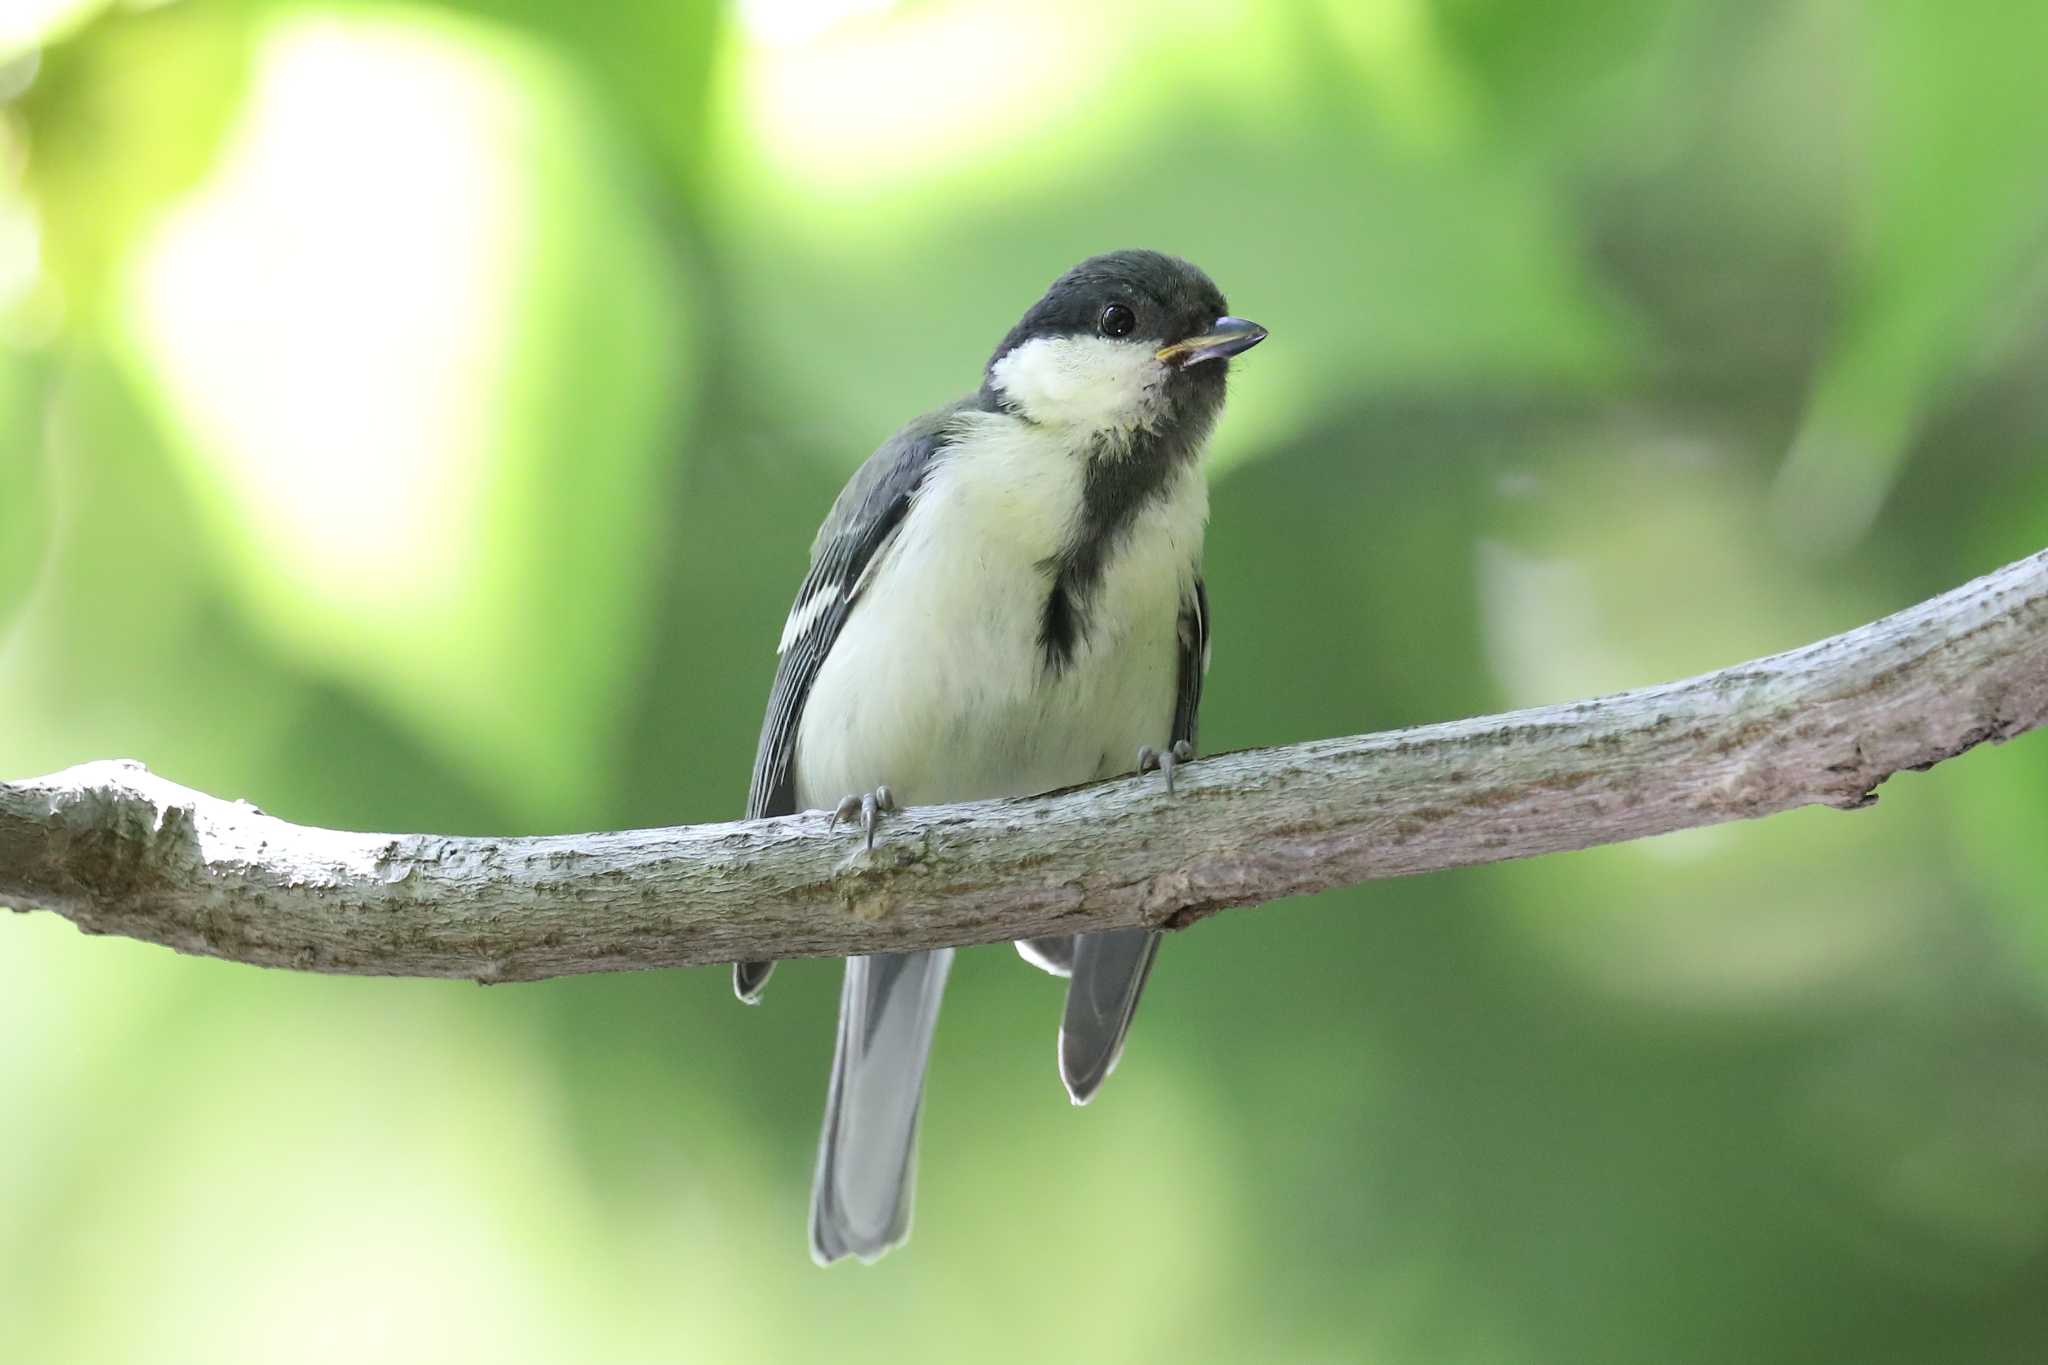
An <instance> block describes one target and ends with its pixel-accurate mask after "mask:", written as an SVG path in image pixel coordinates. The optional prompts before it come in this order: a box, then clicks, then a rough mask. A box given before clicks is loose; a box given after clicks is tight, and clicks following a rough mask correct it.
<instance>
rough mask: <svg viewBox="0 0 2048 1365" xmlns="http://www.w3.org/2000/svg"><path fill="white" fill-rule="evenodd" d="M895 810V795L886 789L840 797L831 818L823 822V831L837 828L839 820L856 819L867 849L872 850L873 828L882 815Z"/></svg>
mask: <svg viewBox="0 0 2048 1365" xmlns="http://www.w3.org/2000/svg"><path fill="white" fill-rule="evenodd" d="M895 809H896V793H894V792H892V791H890V790H889V789H888V788H887V787H877V788H875V789H874V790H873V791H871V792H862V793H861V794H859V795H858V796H846V797H841V798H840V801H839V804H838V805H837V806H836V807H834V808H833V811H832V818H831V819H829V820H827V821H826V822H825V829H826V832H827V833H830V832H831V831H832V830H834V829H837V828H838V827H839V822H840V821H841V820H846V821H852V820H854V819H855V818H858V819H859V820H860V828H861V832H862V833H863V834H865V835H866V836H867V845H868V848H869V849H870V850H872V849H873V848H874V846H875V826H876V825H878V824H880V823H881V820H882V817H883V816H884V815H887V814H889V813H890V812H892V811H894V810H895Z"/></svg>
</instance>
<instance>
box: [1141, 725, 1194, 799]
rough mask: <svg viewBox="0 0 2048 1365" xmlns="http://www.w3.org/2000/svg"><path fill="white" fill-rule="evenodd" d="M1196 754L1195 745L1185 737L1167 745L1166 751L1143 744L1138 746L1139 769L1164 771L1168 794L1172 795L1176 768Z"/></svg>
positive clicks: (1143, 770) (1142, 770) (1142, 771)
mask: <svg viewBox="0 0 2048 1365" xmlns="http://www.w3.org/2000/svg"><path fill="white" fill-rule="evenodd" d="M1194 756H1195V746H1194V745H1192V744H1190V743H1188V742H1187V741H1186V740H1184V739H1177V740H1175V741H1174V742H1173V743H1172V744H1170V745H1168V746H1167V748H1166V750H1165V751H1164V752H1161V751H1160V750H1158V749H1155V748H1153V747H1152V746H1151V745H1149V744H1141V745H1139V746H1138V771H1139V772H1141V773H1149V772H1153V771H1157V772H1160V773H1163V774H1164V775H1165V777H1166V792H1167V795H1169V796H1171V795H1172V794H1173V772H1174V769H1176V768H1178V767H1179V766H1180V765H1181V764H1183V763H1185V762H1187V761H1188V760H1189V759H1191V758H1193V757H1194Z"/></svg>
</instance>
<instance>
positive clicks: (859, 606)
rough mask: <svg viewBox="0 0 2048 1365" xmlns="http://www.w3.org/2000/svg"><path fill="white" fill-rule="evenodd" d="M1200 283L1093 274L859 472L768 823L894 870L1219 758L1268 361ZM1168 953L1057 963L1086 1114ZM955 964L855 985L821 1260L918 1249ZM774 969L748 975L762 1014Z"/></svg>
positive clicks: (775, 735)
mask: <svg viewBox="0 0 2048 1365" xmlns="http://www.w3.org/2000/svg"><path fill="white" fill-rule="evenodd" d="M1266 335H1267V333H1266V329H1265V328H1263V327H1261V326H1259V325H1258V324H1257V323H1254V322H1250V321H1248V320H1246V319H1244V318H1240V317H1235V316H1233V315H1232V314H1231V313H1230V311H1229V308H1228V306H1227V305H1226V303H1225V301H1224V297H1223V294H1222V293H1221V292H1220V291H1219V290H1218V289H1217V287H1216V285H1215V284H1214V283H1213V282H1212V281H1211V280H1210V278H1209V277H1208V276H1207V275H1206V274H1204V273H1203V272H1202V271H1201V270H1200V269H1198V268H1196V267H1195V266H1193V265H1191V264H1189V263H1188V262H1187V261H1185V260H1182V259H1179V258H1177V257H1174V256H1170V255H1166V254H1164V253H1161V252H1157V251H1149V250H1125V251H1113V252H1109V253H1106V254H1103V255H1098V256H1093V257H1091V258H1089V259H1087V260H1085V261H1082V262H1081V263H1080V264H1079V265H1076V266H1074V267H1073V268H1072V269H1070V270H1068V271H1066V272H1065V273H1064V274H1062V275H1060V276H1059V277H1058V278H1057V279H1055V280H1054V281H1053V283H1052V284H1051V286H1050V287H1049V288H1047V289H1046V291H1045V292H1044V294H1043V295H1042V296H1041V297H1040V298H1039V299H1038V301H1037V302H1036V303H1034V304H1032V305H1031V306H1030V308H1029V309H1028V310H1026V312H1025V313H1024V315H1023V317H1022V319H1021V320H1020V321H1019V322H1018V323H1017V324H1016V325H1015V326H1014V327H1012V328H1011V329H1010V330H1009V332H1008V333H1006V334H1005V335H1004V336H1003V338H1002V340H1001V341H1000V342H999V343H998V344H997V346H996V348H995V351H994V352H993V353H992V354H991V355H990V357H989V359H988V362H987V364H986V365H985V366H984V367H983V369H982V377H981V383H980V386H979V387H978V388H977V389H976V390H975V391H974V392H973V393H971V394H969V395H968V396H967V397H965V398H961V399H958V400H957V401H954V402H952V403H949V404H947V405H946V406H944V407H941V408H938V409H936V410H935V411H932V412H929V413H927V414H925V415H924V416H922V417H919V418H917V419H916V420H914V421H912V422H910V423H909V424H908V425H907V426H905V427H903V429H902V430H900V431H898V432H897V433H896V434H895V435H894V436H892V437H890V438H889V439H888V440H887V441H885V442H884V443H883V444H882V445H881V447H880V448H879V449H878V450H876V451H875V453H874V454H873V455H871V456H870V457H869V458H868V459H867V461H866V462H865V463H863V464H862V465H861V466H860V468H859V469H858V470H857V471H856V472H855V473H854V475H853V476H852V478H851V479H850V480H849V481H848V482H847V484H846V486H845V488H844V489H843V490H842V491H841V492H840V494H839V496H838V498H837V500H836V501H835V502H834V503H833V505H832V508H831V511H830V513H829V514H828V515H827V516H826V518H825V521H824V524H823V525H822V526H821V527H820V528H819V530H818V533H817V536H816V538H815V540H814V541H813V543H812V546H811V556H810V568H809V572H808V573H807V574H806V575H805V577H804V579H803V583H802V586H801V587H800V588H799V589H798V591H797V595H796V601H795V603H794V604H793V605H792V606H791V608H790V611H789V616H788V618H787V620H786V621H785V622H784V624H783V627H782V634H781V638H780V641H779V643H778V645H777V658H778V661H777V666H776V671H775V681H774V685H773V688H772V690H771V692H770V694H769V700H768V708H767V715H766V717H765V718H764V720H763V722H762V727H761V739H760V746H759V749H758V751H757V754H756V758H755V762H754V771H753V780H752V783H751V785H750V787H749V789H748V794H747V815H748V817H749V818H757V817H762V816H770V815H787V814H795V813H798V812H802V811H827V812H829V813H830V814H829V817H828V819H827V822H826V825H827V831H828V833H829V831H830V830H832V829H836V828H837V827H838V826H839V824H840V823H841V822H842V821H844V822H846V823H847V824H848V825H849V827H851V826H856V825H857V826H858V829H859V833H860V836H861V837H862V838H863V839H864V840H865V845H866V848H867V849H868V850H870V851H872V849H873V847H874V842H875V838H876V833H877V830H878V829H879V828H881V827H883V825H884V823H885V821H886V818H887V817H888V816H889V815H890V814H891V813H893V812H894V811H896V810H898V809H899V808H900V807H901V806H902V805H906V804H908V805H918V804H932V803H941V802H953V801H972V800H979V799H982V798H987V797H1004V796H1028V795H1035V794H1037V793H1040V792H1046V791H1051V790H1054V789H1056V788H1060V787H1066V786H1071V785H1074V784H1077V783H1081V782H1088V781H1093V780H1097V779H1102V778H1109V777H1115V776H1119V775H1122V774H1125V773H1129V772H1131V771H1133V769H1135V770H1136V771H1137V772H1138V773H1140V774H1143V773H1148V772H1153V771H1158V772H1161V773H1162V774H1163V778H1164V781H1165V783H1166V786H1167V788H1168V789H1169V791H1170V790H1171V789H1172V787H1173V782H1174V773H1175V770H1176V768H1177V766H1178V765H1180V764H1183V763H1185V762H1187V761H1188V760H1189V759H1190V758H1192V757H1193V755H1194V752H1195V742H1196V741H1195V730H1196V713H1197V711H1198V709H1199V707H1200V705H1201V699H1202V682H1203V676H1204V674H1205V673H1206V671H1207V668H1208V662H1209V601H1208V593H1207V589H1206V587H1205V585H1204V581H1203V574H1202V540H1203V532H1204V529H1205V527H1206V525H1207V521H1208V513H1209V497H1208V485H1207V481H1206V478H1205V476H1204V473H1203V470H1202V464H1201V457H1202V451H1203V447H1204V444H1205V443H1206V441H1207V440H1208V437H1209V435H1210V432H1211V430H1212V429H1213V428H1214V426H1215V424H1216V420H1217V417H1218V416H1219V414H1220V413H1221V411H1222V407H1223V400H1224V388H1225V379H1226V375H1227V372H1228V369H1229V364H1230V360H1231V358H1232V357H1234V356H1237V355H1239V354H1241V353H1243V352H1244V351H1246V350H1248V349H1250V348H1251V347H1253V346H1255V345H1257V344H1258V343H1259V342H1260V341H1262V340H1264V339H1265V337H1266ZM1159 940H1160V934H1159V932H1158V931H1156V930H1148V929H1123V930H1116V931H1112V932H1107V933H1098V934H1080V935H1073V936H1063V937H1051V938H1039V939H1031V940H1026V941H1024V942H1021V943H1019V944H1018V945H1017V948H1018V951H1019V952H1020V953H1021V954H1022V955H1023V957H1024V958H1025V959H1026V960H1027V961H1029V962H1032V963H1033V964H1035V965H1037V966H1039V967H1042V968H1044V969H1045V970H1047V971H1049V972H1052V973H1053V974H1055V975H1058V976H1064V977H1066V978H1067V979H1068V985H1067V995H1066V1003H1065V1007H1064V1012H1063V1015H1062V1018H1061V1023H1060V1030H1059V1044H1058V1052H1057V1056H1058V1063H1059V1072H1060V1077H1061V1080H1062V1082H1063V1083H1064V1085H1065V1087H1066V1090H1067V1094H1068V1096H1069V1098H1070V1099H1071V1100H1072V1101H1073V1103H1075V1104H1077V1105H1078V1104H1085V1103H1087V1102H1088V1101H1089V1100H1090V1099H1091V1098H1093V1096H1094V1095H1095V1093H1096V1090H1097V1088H1098V1087H1099V1086H1100V1085H1101V1084H1102V1082H1103V1080H1104V1079H1105V1078H1106V1077H1107V1076H1108V1075H1109V1073H1110V1071H1111V1070H1112V1069H1113V1068H1114V1067H1115V1066H1116V1063H1117V1059H1118V1056H1119V1054H1120V1052H1121V1050H1122V1047H1123V1043H1124V1038H1125V1035H1126V1034H1127V1032H1128V1031H1129V1029H1130V1026H1131V1020H1132V1016H1133V1014H1134V1013H1135V1011H1136V1009H1137V1005H1138V997H1139V995H1140V993H1141V992H1142V991H1143V989H1144V986H1145V982H1146V979H1147V977H1148V976H1149V974H1150V972H1151V969H1152V964H1153V960H1154V958H1155V956H1156V955H1157V953H1158V950H1159ZM952 963H953V950H952V949H950V948H948V949H940V950H937V951H932V952H920V953H879V954H875V955H872V956H866V957H853V958H849V959H847V962H846V969H845V977H844V982H843V985H842V987H841V994H840V1005H839V1025H838V1036H837V1040H836V1044H835V1047H834V1055H833V1060H832V1074H831V1082H830V1087H829V1090H828V1093H827V1096H826V1104H825V1121H824V1130H823V1133H822V1135H821V1137H820V1140H819V1147H818V1159H817V1168H816V1174H815V1180H814V1184H813V1188H812V1196H811V1217H810V1222H811V1226H810V1238H811V1254H812V1257H813V1258H814V1259H815V1260H816V1261H817V1262H818V1263H819V1264H820V1265H829V1264H831V1263H832V1262H834V1261H836V1260H839V1259H841V1258H842V1257H846V1256H855V1257H858V1258H859V1259H861V1260H862V1261H873V1260H875V1259H877V1258H879V1257H880V1256H881V1255H882V1254H883V1253H884V1252H886V1251H888V1250H889V1249H890V1248H892V1247H894V1246H896V1245H899V1244H900V1243H901V1242H903V1241H904V1239H905V1238H906V1237H907V1236H908V1235H909V1228H910V1214H911V1202H912V1191H913V1184H914V1163H915V1153H916V1142H917V1125H918V1113H919V1109H920V1108H921V1105H922V1101H923V1092H924V1080H925V1066H926V1061H927V1058H928V1057H929V1055H930V1052H931V1044H932V1036H933V1032H934V1030H935V1028H936V1026H937V1022H938V1014H939V1002H940V997H941V996H942V994H943V993H944V990H945V985H946V976H947V973H948V971H949V970H950V969H951V967H952ZM773 968H774V963H772V962H741V963H736V964H734V968H733V989H734V992H735V993H736V994H737V995H738V996H739V998H740V999H741V1000H743V1001H746V1002H747V1003H749V1004H752V1003H755V1002H757V1001H758V1000H759V999H760V998H761V994H762V989H763V987H764V986H765V985H766V983H767V980H768V976H769V973H770V972H771V971H772V970H773Z"/></svg>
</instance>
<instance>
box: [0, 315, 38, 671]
mask: <svg viewBox="0 0 2048 1365" xmlns="http://www.w3.org/2000/svg"><path fill="white" fill-rule="evenodd" d="M43 376H44V366H42V365H41V364H39V363H36V362H35V361H32V360H30V359H27V358H25V357H21V356H13V355H6V354H4V353H0V488H4V489H5V490H7V491H6V495H5V496H4V497H0V641H4V640H5V639H6V638H7V629H8V626H9V625H10V624H11V623H12V621H13V620H14V614H15V612H16V611H18V610H19V609H20V607H21V604H22V602H23V600H24V599H25V598H26V597H27V596H28V593H29V590H30V589H31V588H32V587H33V586H34V585H35V581H36V575H37V573H38V572H39V570H40V569H41V567H42V564H43V560H44V557H45V555H46V554H47V552H48V544H49V534H50V513H51V507H50V497H49V491H48V487H47V480H46V478H45V475H44V459H43V421H44V412H43V384H44V378H43Z"/></svg>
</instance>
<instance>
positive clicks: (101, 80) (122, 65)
mask: <svg viewBox="0 0 2048 1365" xmlns="http://www.w3.org/2000/svg"><path fill="white" fill-rule="evenodd" d="M248 47H249V14H248V7H247V6H246V5H244V4H242V3H239V0H195V2H194V3H187V4H172V5H162V6H157V7H154V8H150V9H148V10H144V11H135V10H130V9H122V10H117V11H115V12H113V13H111V14H108V15H106V16H103V17H102V18H101V19H99V20H98V21H97V22H94V23H92V24H90V25H88V26H86V27H85V28H84V30H83V31H81V32H79V33H77V34H74V35H73V36H72V37H70V38H69V39H67V40H66V41H64V42H61V43H58V44H57V45H55V46H53V47H51V48H50V49H48V50H47V51H46V52H45V54H44V56H43V61H42V67H41V69H40V70H39V71H38V72H37V75H36V79H35V82H34V84H32V85H31V86H30V87H29V89H28V92H27V93H26V94H25V95H24V96H23V97H22V98H21V100H20V101H19V107H20V108H21V110H22V112H23V114H24V115H25V117H26V119H27V122H28V127H29V139H30V155H29V169H28V180H27V186H28V190H29V193H30V194H31V195H32V196H33V197H34V199H35V200H36V203H37V207H38V209H39V210H40V212H41V214H42V220H43V233H44V242H45V247H44V252H45V261H46V263H47V267H48V270H49V272H50V275H51V277H52V279H53V280H54V281H55V282H56V284H57V285H58V286H59V288H60V289H61V292H62V296H63V304H64V307H65V309H66V311H67V312H69V313H72V314H74V315H77V316H78V318H79V320H80V321H85V320H89V319H91V318H92V317H93V316H94V315H96V314H97V312H98V311H99V309H100V308H101V307H102V306H103V304H104V303H105V301H106V295H107V292H108V290H109V288H110V286H111V284H112V275H113V272H114V270H115V269H116V267H117V266H118V264H119V263H120V262H121V260H122V259H123V257H124V256H125V254H126V253H127V251H128V250H129V248H130V247H131V246H132V245H133V243H134V242H135V240H136V238H137V237H138V236H139V235H140V234H141V233H142V232H144V231H145V230H147V229H148V228H149V227H150V226H151V225H152V224H153V222H154V221H155V220H156V218H157V217H158V216H159V215H160V214H161V213H162V212H163V210H164V208H165V207H166V205H167V204H168V203H169V202H170V201H171V200H172V199H174V198H175V197H176V196H178V195H179V194H182V193H183V192H184V191H185V190H187V189H189V188H190V187H191V186H192V184H193V183H194V182H195V181H197V180H198V178H199V177H200V175H201V174H202V173H203V172H204V171H205V169H206V168H207V166H208V165H209V164H211V161H212V158H213V153H214V149H215V146H216V144H217V143H218V141H219V139H220V136H221V133H222V132H223V130H224V129H225V128H226V126H227V123H228V120H229V118H230V117H231V115H232V114H233V113H234V111H235V109H236V107H237V105H238V102H239V99H240V96H241V92H242V82H243V74H244V68H245V65H246V62H247V57H248Z"/></svg>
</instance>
